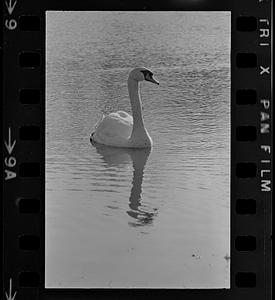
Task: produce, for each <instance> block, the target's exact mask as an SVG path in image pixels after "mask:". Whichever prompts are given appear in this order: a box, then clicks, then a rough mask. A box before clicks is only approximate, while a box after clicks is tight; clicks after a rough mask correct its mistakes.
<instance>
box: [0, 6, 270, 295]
mask: <svg viewBox="0 0 275 300" xmlns="http://www.w3.org/2000/svg"><path fill="white" fill-rule="evenodd" d="M272 4H273V3H272V0H231V1H230V0H223V1H216V0H198V1H192V0H175V1H172V0H171V1H148V0H147V1H125V0H121V1H104V0H100V1H98V0H95V1H85V0H78V1H65V0H60V1H54V0H48V1H46V0H41V1H37V0H17V1H16V0H5V1H3V4H2V5H3V6H2V8H3V19H2V20H3V22H2V25H3V27H2V28H3V29H2V30H3V43H2V45H3V48H2V49H3V51H2V54H3V60H2V70H3V75H4V80H3V85H2V88H3V90H2V96H3V97H2V99H3V100H2V107H3V131H2V134H3V139H2V140H3V147H2V149H3V156H2V158H3V160H2V166H3V176H4V177H3V207H2V208H3V215H4V222H3V249H4V255H3V263H4V268H3V275H4V277H3V278H4V281H3V289H2V291H3V298H4V299H7V300H11V299H15V300H20V299H109V298H110V299H112V298H116V299H140V298H141V297H143V298H146V299H149V298H155V299H157V298H159V297H163V298H164V297H165V298H167V297H169V296H170V297H171V296H172V297H178V298H179V297H182V299H188V300H190V299H205V300H206V299H219V300H222V299H245V298H246V299H251V300H252V299H271V211H272V202H271V199H272V188H273V183H272V152H273V151H272V134H273V133H272V122H271V121H272V116H273V108H272V103H273V102H272V101H273V94H272V90H271V82H272V64H271V59H272V57H271V53H272V52H271V48H272V37H271V36H272V19H271V18H272V15H271V12H272ZM47 10H99V11H100V10H105V11H112V10H120V11H121V10H124V11H131V10H155V11H159V10H162V11H166V10H167V11H169V10H175V11H177V10H179V11H180V10H184V11H185V10H187V11H200V10H203V11H230V12H231V254H230V260H231V270H230V276H231V280H230V282H231V283H230V286H231V288H230V289H176V290H173V289H92V288H91V289H45V288H44V271H45V266H44V264H45V27H46V25H45V12H46V11H47Z"/></svg>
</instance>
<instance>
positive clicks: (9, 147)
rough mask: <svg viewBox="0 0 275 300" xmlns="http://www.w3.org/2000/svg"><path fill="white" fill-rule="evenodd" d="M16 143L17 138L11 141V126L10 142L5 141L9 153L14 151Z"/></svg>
mask: <svg viewBox="0 0 275 300" xmlns="http://www.w3.org/2000/svg"><path fill="white" fill-rule="evenodd" d="M15 144H16V140H14V141H13V143H12V141H11V129H10V127H9V140H8V143H7V142H6V141H5V146H6V148H7V151H8V152H9V154H11V153H12V150H13V148H14V146H15Z"/></svg>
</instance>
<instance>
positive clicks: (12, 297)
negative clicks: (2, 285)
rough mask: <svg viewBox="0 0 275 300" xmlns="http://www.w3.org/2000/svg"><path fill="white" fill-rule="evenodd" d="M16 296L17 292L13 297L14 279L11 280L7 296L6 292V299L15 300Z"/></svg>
mask: <svg viewBox="0 0 275 300" xmlns="http://www.w3.org/2000/svg"><path fill="white" fill-rule="evenodd" d="M16 294H17V292H16V291H15V293H14V294H13V296H12V279H11V278H10V289H9V294H7V292H5V295H6V299H7V300H14V299H15V296H16Z"/></svg>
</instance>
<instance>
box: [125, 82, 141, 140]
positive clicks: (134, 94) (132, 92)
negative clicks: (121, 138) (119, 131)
mask: <svg viewBox="0 0 275 300" xmlns="http://www.w3.org/2000/svg"><path fill="white" fill-rule="evenodd" d="M128 90H129V97H130V101H131V106H132V113H133V132H132V137H133V134H135V133H136V132H144V131H145V127H144V122H143V117H142V108H141V100H140V94H139V83H138V81H137V80H134V79H131V78H129V79H128Z"/></svg>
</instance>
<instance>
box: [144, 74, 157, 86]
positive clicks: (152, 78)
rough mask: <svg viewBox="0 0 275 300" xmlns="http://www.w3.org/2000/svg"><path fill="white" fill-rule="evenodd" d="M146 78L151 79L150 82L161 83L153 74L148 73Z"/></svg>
mask: <svg viewBox="0 0 275 300" xmlns="http://www.w3.org/2000/svg"><path fill="white" fill-rule="evenodd" d="M146 80H147V81H150V82H153V83H155V84H159V82H158V81H157V80H156V79H155V78H154V77H153V75H151V76H150V75H148V76H147V77H146Z"/></svg>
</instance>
